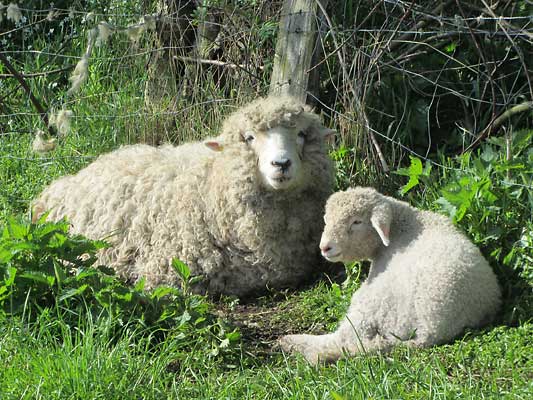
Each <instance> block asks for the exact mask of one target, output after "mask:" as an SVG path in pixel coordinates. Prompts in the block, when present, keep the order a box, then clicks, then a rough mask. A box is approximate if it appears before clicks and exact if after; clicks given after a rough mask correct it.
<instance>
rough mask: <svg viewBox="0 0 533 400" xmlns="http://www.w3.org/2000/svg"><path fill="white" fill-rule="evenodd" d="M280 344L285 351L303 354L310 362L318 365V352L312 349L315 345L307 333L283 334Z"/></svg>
mask: <svg viewBox="0 0 533 400" xmlns="http://www.w3.org/2000/svg"><path fill="white" fill-rule="evenodd" d="M279 345H280V347H281V349H282V350H283V351H284V352H285V353H300V354H302V355H303V356H304V357H305V359H306V360H307V362H308V363H309V364H312V365H317V364H318V362H319V356H318V353H317V352H316V351H314V350H313V349H312V346H313V345H312V344H310V343H309V342H308V339H307V335H287V336H283V337H282V338H281V339H280V340H279Z"/></svg>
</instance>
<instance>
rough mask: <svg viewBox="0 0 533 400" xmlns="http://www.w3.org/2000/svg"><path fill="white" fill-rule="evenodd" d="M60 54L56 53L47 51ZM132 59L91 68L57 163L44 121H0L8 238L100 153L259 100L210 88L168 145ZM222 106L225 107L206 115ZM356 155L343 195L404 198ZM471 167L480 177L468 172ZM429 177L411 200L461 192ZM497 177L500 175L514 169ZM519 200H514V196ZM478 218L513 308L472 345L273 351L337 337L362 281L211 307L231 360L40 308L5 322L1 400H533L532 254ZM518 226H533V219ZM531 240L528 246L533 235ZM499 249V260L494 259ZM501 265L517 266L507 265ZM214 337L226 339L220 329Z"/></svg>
mask: <svg viewBox="0 0 533 400" xmlns="http://www.w3.org/2000/svg"><path fill="white" fill-rule="evenodd" d="M59 45H60V43H56V44H55V45H50V47H51V49H50V50H53V46H56V47H59ZM40 46H41V47H42V48H46V46H47V45H46V44H42V45H40ZM83 46H84V42H83V38H82V37H75V38H74V39H73V41H72V44H71V45H70V47H69V49H70V50H71V51H72V54H79V53H80V51H81V50H80V49H83ZM113 46H114V47H112V48H110V49H109V50H107V49H106V48H100V49H98V50H97V52H98V53H97V56H102V57H106V56H109V55H116V54H125V53H126V51H127V50H128V49H127V46H126V45H125V44H124V43H120V42H119V43H115V44H113ZM128 60H129V61H127V62H128V63H127V64H122V65H112V64H110V63H106V62H103V61H102V62H100V61H99V60H98V61H95V62H93V63H91V69H90V70H91V76H90V79H89V82H88V83H87V85H86V86H85V87H84V88H83V89H82V91H81V93H80V95H79V96H78V97H77V98H76V99H69V100H68V102H67V103H66V105H67V107H68V108H70V109H72V110H73V111H74V114H75V116H76V118H75V119H74V121H73V124H72V127H73V129H72V132H71V134H70V135H69V136H68V137H67V138H66V139H64V140H62V141H60V142H59V145H58V148H57V149H56V150H55V151H54V152H52V153H50V154H47V155H44V156H40V155H37V154H35V153H33V152H32V151H31V142H32V139H33V133H34V131H35V129H37V128H41V129H42V128H43V127H42V126H41V123H40V121H39V119H38V117H37V116H35V115H31V116H28V115H14V116H11V117H2V119H0V129H2V130H3V132H7V131H8V130H9V131H10V132H14V133H10V134H2V135H0V225H2V224H3V222H4V221H5V220H6V218H7V217H8V216H11V215H16V216H17V217H20V216H21V215H25V214H28V207H29V203H30V200H31V199H32V198H34V197H35V196H36V195H37V194H38V193H39V192H40V191H41V189H42V188H43V187H44V186H45V185H46V184H48V183H49V182H51V181H52V180H53V179H55V178H57V177H59V176H62V175H65V174H69V173H74V172H76V171H78V170H79V169H81V168H82V167H83V166H85V165H86V164H87V163H89V162H90V161H92V160H93V159H94V158H95V157H97V156H98V155H99V154H102V153H104V152H107V151H110V150H112V149H114V148H117V147H118V146H120V145H122V144H125V143H134V142H138V141H146V142H157V141H159V140H160V139H161V138H167V137H170V138H171V139H174V140H177V141H180V140H184V139H191V138H200V137H202V136H206V135H208V134H211V133H212V132H214V131H215V130H216V127H217V126H218V124H219V123H220V121H221V118H222V117H223V116H224V115H225V114H227V113H228V112H229V111H231V106H232V105H234V104H236V103H237V102H238V101H244V100H243V99H245V98H247V97H248V98H249V97H251V96H254V93H256V87H252V86H246V85H245V84H242V85H240V86H239V84H240V82H237V81H235V82H233V83H231V85H233V86H234V87H231V88H230V89H231V90H228V91H226V92H223V91H219V92H217V88H216V87H213V85H211V86H210V85H209V84H206V87H209V88H210V90H209V91H207V90H206V93H203V92H202V90H199V91H198V93H194V95H193V96H191V97H189V98H183V99H180V101H181V103H180V107H183V108H184V109H186V110H187V111H186V112H183V113H181V114H179V115H178V117H177V120H176V130H175V132H172V133H171V135H170V136H168V135H167V132H160V131H158V130H157V129H158V120H159V119H160V118H162V117H161V116H158V115H157V114H156V115H155V116H154V115H150V114H147V111H146V110H145V109H144V99H143V88H144V82H145V79H146V69H145V68H144V66H145V62H146V61H147V59H142V58H139V59H137V60H134V61H132V60H131V59H128ZM45 61H46V60H41V59H40V58H39V57H33V56H30V55H28V56H26V57H24V56H23V57H22V58H21V59H20V60H19V61H18V63H17V64H16V65H19V66H24V69H25V70H26V71H38V70H40V68H41V67H42V63H43V62H45ZM0 72H2V73H3V72H5V71H0ZM65 78H66V76H64V77H62V79H60V78H59V77H58V78H57V81H58V82H59V83H58V85H57V86H54V87H52V86H50V83H51V82H52V79H49V80H46V79H45V78H42V79H34V80H31V81H29V84H30V85H31V87H32V89H33V90H34V91H35V92H36V93H38V94H39V95H40V98H41V99H48V100H49V101H48V103H50V104H54V105H56V106H57V105H60V104H61V99H62V98H63V97H62V96H63V94H64V92H65V90H66V88H67V87H68V83H67V81H66V79H65ZM54 79H55V78H54ZM2 83H3V85H4V86H3V87H2V88H4V87H5V88H6V89H9V91H11V90H13V94H11V96H10V98H9V99H8V100H9V102H7V108H6V109H5V110H4V111H2V112H3V113H4V112H6V113H8V114H9V113H10V112H34V110H33V108H32V106H31V104H29V102H28V101H27V96H26V95H25V94H24V93H23V92H22V91H21V89H20V88H18V89H17V88H16V85H15V83H14V82H13V81H7V80H6V81H3V82H2ZM265 83H266V82H263V83H262V84H263V86H262V87H261V88H260V90H261V91H264V89H265V88H266V85H265ZM10 85H11V86H10ZM231 85H230V86H231ZM200 89H201V88H200ZM228 93H230V95H228ZM246 96H247V97H246ZM228 97H229V99H228V101H227V102H224V103H220V104H213V103H206V104H204V103H203V101H209V99H211V98H215V99H217V98H218V99H224V98H228ZM236 99H239V100H238V101H237V100H236ZM139 110H140V111H139ZM8 128H9V129H8ZM178 128H179V129H178ZM181 132H187V134H186V135H182V134H181ZM528 149H529V150H527V151H528V152H529V153H528V154H531V150H530V147H528ZM351 152H352V150H349V151H348V153H351ZM353 153H354V154H355V152H353ZM354 154H351V156H350V154H348V156H346V157H344V156H342V155H341V156H340V157H339V158H338V159H337V165H338V167H339V171H338V176H337V178H338V185H339V187H343V186H347V185H349V184H354V183H365V184H375V185H377V186H380V187H381V188H382V189H386V190H387V191H388V193H391V192H392V193H393V192H394V191H397V190H398V188H399V186H400V185H399V183H398V182H400V181H401V182H403V183H405V180H403V181H402V180H401V179H403V178H398V177H392V178H390V177H386V176H384V175H383V174H381V175H379V174H378V173H377V172H376V170H375V168H371V167H369V164H368V163H363V162H361V160H359V159H358V157H356V156H355V155H354ZM337 155H339V153H337ZM528 157H531V156H528ZM465 163H466V161H465ZM465 165H466V164H465ZM465 168H466V170H467V171H470V170H472V171H473V170H474V169H473V167H471V166H467V167H465ZM468 168H470V169H468ZM476 168H477V167H476ZM480 168H481V167H480ZM432 173H433V174H434V175H433V176H432V178H431V179H433V181H434V182H436V183H435V184H434V185H432V186H430V185H429V184H427V185H426V186H422V185H421V186H419V187H418V189H419V190H416V189H415V190H412V191H411V192H410V193H409V194H408V198H409V201H410V202H412V203H413V204H416V205H419V206H423V207H424V208H434V209H435V208H436V205H435V202H434V201H435V200H436V199H437V198H438V197H439V196H440V191H439V190H438V189H439V188H438V186H439V184H440V183H441V182H447V181H446V180H448V181H453V180H454V179H455V176H452V172H450V171H448V170H444V169H434V170H433V172H432ZM491 173H492V172H490V174H491ZM499 173H501V174H502V176H503V175H506V174H507V170H502V171H500V172H499ZM490 174H489V175H490ZM490 176H491V177H493V175H490ZM498 179H500V180H501V177H498ZM421 180H422V178H421ZM495 182H496V181H495ZM526 183H527V182H526ZM494 187H496V189H494V190H495V191H496V190H498V191H499V192H498V194H499V197H500V199H503V200H506V201H507V200H508V199H509V198H507V197H505V196H504V192H505V188H502V187H501V186H498V185H497V184H496V183H494ZM491 190H492V189H491ZM513 193H514V192H513ZM516 196H517V197H516V198H517V199H518V198H520V197H519V196H520V194H516ZM503 200H502V201H503ZM469 201H470V200H469ZM517 203H518V201H515V203H511V204H517ZM472 204H475V206H476V207H477V208H478V209H479V210H485V209H486V210H491V212H494V213H495V214H496V212H498V211H497V210H496V208H498V209H501V210H504V211H505V213H506V214H505V215H503V214H502V217H501V218H503V221H504V222H505V223H509V221H520V218H524V217H523V214H520V215H519V211H520V210H519V208H518V207H516V208H514V207H509V205H508V204H507V203H505V202H504V203H503V204H500V203H498V202H497V201H493V203H491V204H490V207H492V208H490V207H485V205H484V204H485V203H483V202H482V201H481V200H480V199H479V198H476V199H475V201H474V200H472ZM520 204H522V205H523V206H524V207H527V205H528V203H527V202H522V203H520ZM474 211H475V210H474ZM520 212H522V211H520ZM476 215H477V214H472V215H468V214H467V217H465V219H464V220H463V224H464V225H463V228H465V230H466V231H467V232H468V234H469V235H470V236H471V237H473V238H474V239H475V240H476V241H477V242H478V243H479V244H480V245H481V246H482V248H483V250H484V251H485V254H486V255H487V256H488V257H489V256H490V260H491V263H492V264H493V266H496V267H495V268H499V269H500V270H499V275H500V279H501V281H502V282H503V283H504V298H505V301H506V303H505V309H504V313H503V315H502V317H501V319H500V322H499V323H497V324H496V325H495V326H491V327H488V328H487V329H486V330H484V331H481V332H470V333H468V334H466V336H465V337H464V338H460V339H458V340H457V341H456V342H454V343H451V344H449V345H445V346H439V347H435V348H431V349H423V350H415V349H407V348H400V349H397V350H396V351H394V352H393V353H391V354H389V355H360V356H357V357H353V358H350V359H347V360H342V361H340V362H338V363H336V364H333V365H330V366H320V367H317V368H315V367H311V366H309V365H308V364H307V363H306V362H305V361H304V360H303V359H301V358H300V357H298V356H290V357H286V356H284V355H283V354H281V353H280V352H279V351H278V350H277V349H276V348H275V346H274V347H273V345H274V344H275V340H276V339H277V337H279V336H280V335H282V334H285V333H289V332H315V333H317V332H326V331H331V330H332V329H334V327H335V325H336V323H337V321H338V319H339V318H340V317H341V316H342V314H343V312H344V311H345V309H346V307H347V305H348V302H349V300H350V295H351V293H352V291H353V290H355V289H356V287H357V284H358V281H357V279H356V278H353V279H352V281H351V283H350V284H349V285H348V286H347V287H346V288H343V287H342V286H339V285H337V284H333V285H331V284H330V283H328V282H326V281H324V282H318V283H316V284H315V285H314V286H312V287H310V288H307V289H306V290H302V291H300V292H296V293H292V292H288V293H284V294H281V295H280V294H277V295H276V296H275V298H265V299H260V300H258V301H257V303H255V304H248V305H239V304H231V302H230V300H228V301H227V302H224V303H222V304H214V305H213V309H218V310H219V313H218V314H219V315H221V316H220V318H221V320H229V321H230V322H231V323H234V324H236V325H237V326H239V327H240V330H241V332H242V333H243V340H242V343H240V344H237V345H232V346H229V347H228V348H227V349H225V350H224V349H221V347H220V343H219V344H218V345H214V344H213V342H212V341H209V340H204V339H203V338H204V337H203V336H202V337H200V336H198V337H197V340H193V339H191V337H193V338H194V335H192V336H191V335H189V336H187V338H186V340H187V341H188V342H186V343H184V337H183V335H181V334H180V330H179V329H177V328H174V329H172V328H171V329H170V330H169V331H166V332H165V334H164V335H163V336H158V332H157V330H156V331H154V332H152V333H148V334H147V331H146V330H144V329H142V328H141V326H140V325H139V324H138V323H132V324H131V328H128V321H121V324H122V325H123V326H125V328H124V329H120V330H119V331H118V333H117V330H116V326H117V323H118V322H117V321H116V320H111V321H110V320H108V319H106V318H94V317H93V316H92V314H91V313H90V312H87V313H82V314H80V317H79V321H78V323H77V324H74V325H73V324H72V322H71V319H68V321H67V318H64V314H62V312H67V313H68V312H69V310H68V303H67V304H66V305H64V307H65V308H64V309H63V310H62V311H61V312H60V313H58V312H56V310H51V309H45V310H43V311H42V312H40V313H37V314H35V310H34V314H32V315H31V317H32V318H30V315H28V314H23V315H18V316H15V317H4V318H3V319H0V360H1V362H2V365H1V366H0V399H2V400H4V399H21V398H22V399H106V400H110V399H130V398H131V399H141V398H142V399H165V398H170V399H188V398H197V399H335V400H336V399H370V398H375V399H382V398H388V399H389V398H390V399H392V398H394V399H396V398H402V399H404V398H405V399H409V398H417V399H428V398H435V399H441V398H446V399H456V398H465V399H480V398H494V399H500V398H509V399H529V398H531V397H532V396H533V386H532V381H533V372H532V371H533V354H532V350H531V349H532V348H533V342H532V339H531V338H532V337H533V324H532V323H531V315H532V304H533V301H532V300H531V299H532V298H533V297H532V295H531V283H532V276H531V271H532V268H533V267H532V266H531V261H528V260H531V255H530V254H529V255H528V254H527V249H526V248H525V247H524V246H522V245H520V246H519V244H520V243H518V242H516V243H517V245H516V246H515V245H514V244H515V242H513V241H516V235H513V236H512V237H508V238H506V240H505V245H500V244H497V242H499V241H500V236H495V235H493V236H490V232H488V231H487V232H485V231H484V230H483V229H485V228H486V227H487V229H488V227H490V225H491V224H494V225H498V224H502V222H501V221H502V220H501V219H494V220H490V218H489V220H487V218H485V217H484V218H485V219H483V220H482V219H479V220H478V221H477V222H476ZM487 221H488V222H487ZM524 221H525V222H524ZM489 222H490V223H489ZM515 224H516V226H521V227H527V226H531V218H529V220H527V221H526V219H525V218H524V219H523V221H522V222H515ZM527 224H529V225H527ZM524 232H525V233H524V237H525V236H526V234H527V233H528V232H529V234H530V232H531V231H530V230H529V231H528V230H527V229H525V231H524ZM487 238H488V239H487ZM495 243H496V244H495ZM498 245H499V246H500V247H497V246H498ZM521 246H522V247H521ZM511 248H516V249H517V250H516V254H515V253H513V255H512V257H511V256H509V257H506V256H507V255H508V254H507V253H508V252H509V251H510V249H511ZM498 249H499V250H501V251H500V253H501V254H500V253H498V254H496V253H494V254H493V252H495V251H497V250H498ZM520 249H522V250H520ZM519 250H520V251H519ZM528 257H529V258H528ZM504 259H506V260H507V261H508V262H509V263H510V264H513V263H514V264H513V265H505V264H504V263H503V260H504ZM516 265H519V267H520V268H519V269H516V268H515V267H516ZM526 267H527V268H526ZM524 271H529V272H527V274H525V273H524ZM528 274H529V275H528ZM511 275H512V278H511ZM515 275H517V276H518V278H517V277H516V276H515ZM30 295H31V294H30ZM137 322H138V321H137ZM504 322H505V323H506V324H507V326H506V325H503V323H504ZM220 325H221V326H224V323H223V321H221V322H220ZM220 329H223V328H220ZM161 337H162V338H163V339H161Z"/></svg>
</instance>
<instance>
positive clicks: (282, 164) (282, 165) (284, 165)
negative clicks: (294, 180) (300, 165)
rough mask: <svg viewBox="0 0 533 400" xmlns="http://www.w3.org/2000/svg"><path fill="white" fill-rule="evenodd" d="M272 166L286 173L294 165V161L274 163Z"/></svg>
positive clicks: (285, 159)
mask: <svg viewBox="0 0 533 400" xmlns="http://www.w3.org/2000/svg"><path fill="white" fill-rule="evenodd" d="M271 164H272V165H273V166H274V167H279V168H280V169H281V170H282V171H286V170H287V169H288V168H289V167H290V166H291V164H292V161H291V160H290V159H288V158H283V159H281V160H275V161H272V162H271Z"/></svg>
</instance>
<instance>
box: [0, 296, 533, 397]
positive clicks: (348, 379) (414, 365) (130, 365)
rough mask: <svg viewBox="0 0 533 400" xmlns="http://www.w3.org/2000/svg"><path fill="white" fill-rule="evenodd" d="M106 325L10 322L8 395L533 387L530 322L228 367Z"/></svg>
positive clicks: (372, 392)
mask: <svg viewBox="0 0 533 400" xmlns="http://www.w3.org/2000/svg"><path fill="white" fill-rule="evenodd" d="M316 294H317V293H316V290H315V289H310V290H309V291H307V292H305V296H307V297H309V298H313V297H314V296H316ZM107 326H108V322H106V321H105V320H103V321H99V322H98V323H93V322H92V321H91V320H90V319H89V320H84V321H82V322H81V324H80V326H79V327H77V328H75V329H72V328H69V327H68V326H67V325H65V324H63V323H62V321H61V320H58V319H56V318H53V317H51V316H46V315H45V316H42V317H41V318H40V319H39V321H38V322H36V323H33V324H28V323H24V322H22V321H21V320H20V319H9V320H6V321H3V322H2V324H1V327H0V357H1V359H2V361H3V368H2V369H0V394H1V397H2V399H19V398H24V399H97V398H107V399H124V398H144V399H159V398H173V399H183V398H198V399H209V398H214V399H237V398H239V399H241V398H242V399H245V398H246V399H303V398H305V399H335V398H346V399H368V398H377V399H380V398H406V399H408V398H417V399H427V398H438V399H440V398H470V399H479V398H514V399H517V398H523V399H526V398H528V397H529V396H530V395H531V391H532V390H533V387H532V378H533V376H532V375H533V374H532V371H533V368H532V367H533V357H532V354H531V351H530V349H531V346H533V339H532V337H533V325H532V324H531V323H526V324H523V325H522V326H519V327H515V328H509V327H503V326H501V327H495V328H489V329H487V330H486V331H483V332H476V333H470V334H468V335H467V336H466V338H464V339H463V340H458V341H457V342H455V343H452V344H450V345H445V346H439V347H435V348H432V349H424V350H414V349H408V348H399V349H397V350H396V351H394V352H393V353H392V354H390V355H387V356H383V355H361V356H358V357H353V358H350V359H347V360H342V361H340V362H338V363H336V364H334V365H331V366H320V367H316V368H315V367H311V366H309V365H308V364H307V363H306V362H305V361H304V360H302V359H300V358H299V357H288V358H286V357H284V356H283V355H282V354H280V353H273V354H271V355H270V356H268V357H265V356H263V357H257V356H254V355H253V354H249V353H248V351H247V347H246V346H244V348H243V349H241V350H235V353H236V354H239V355H238V357H236V358H234V360H233V361H232V362H231V363H229V362H222V361H221V360H220V359H217V358H216V357H215V358H209V357H208V356H207V354H206V351H205V349H202V348H198V349H195V348H194V347H193V348H192V349H191V350H190V351H188V352H185V353H184V352H183V347H182V343H180V340H181V339H180V338H179V337H176V336H172V335H169V336H168V337H167V338H166V340H165V341H163V342H161V343H159V344H157V345H154V344H153V342H151V341H150V338H149V337H143V336H142V335H141V334H140V332H136V331H132V332H129V331H126V332H125V333H124V334H122V335H121V336H120V337H118V338H117V337H116V336H115V335H113V334H112V333H111V332H110V330H108V329H106V327H107ZM336 394H337V395H339V396H342V397H335V395H336Z"/></svg>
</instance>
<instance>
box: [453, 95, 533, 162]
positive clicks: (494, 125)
mask: <svg viewBox="0 0 533 400" xmlns="http://www.w3.org/2000/svg"><path fill="white" fill-rule="evenodd" d="M527 110H533V101H525V102H523V103H520V104H517V105H516V106H513V107H511V108H509V109H508V110H506V111H505V112H503V113H502V114H500V116H498V117H497V118H496V119H494V120H492V121H491V122H490V123H489V124H488V125H487V127H486V128H485V129H483V131H481V133H480V134H479V135H478V137H477V138H476V140H474V141H473V142H472V144H471V145H470V146H468V147H467V148H466V150H464V151H463V153H464V152H466V151H468V150H471V149H473V148H474V147H476V146H478V145H479V143H480V142H481V141H482V140H483V139H485V138H486V137H488V136H490V135H491V134H493V133H494V132H496V131H497V130H498V128H499V127H500V126H501V125H502V124H503V123H504V122H505V121H507V120H508V119H509V118H511V117H512V116H513V115H515V114H518V113H521V112H524V111H527Z"/></svg>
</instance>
